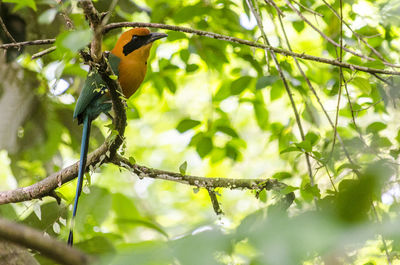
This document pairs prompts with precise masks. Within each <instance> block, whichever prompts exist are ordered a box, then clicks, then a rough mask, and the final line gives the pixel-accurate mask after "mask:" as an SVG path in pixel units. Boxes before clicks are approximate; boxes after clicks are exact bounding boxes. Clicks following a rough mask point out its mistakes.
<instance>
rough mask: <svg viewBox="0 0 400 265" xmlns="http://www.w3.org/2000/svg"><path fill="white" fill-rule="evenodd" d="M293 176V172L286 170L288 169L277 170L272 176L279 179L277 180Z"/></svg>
mask: <svg viewBox="0 0 400 265" xmlns="http://www.w3.org/2000/svg"><path fill="white" fill-rule="evenodd" d="M291 177H292V174H291V173H290V172H286V171H282V172H277V173H275V174H274V175H273V176H272V178H274V179H277V180H283V179H288V178H291Z"/></svg>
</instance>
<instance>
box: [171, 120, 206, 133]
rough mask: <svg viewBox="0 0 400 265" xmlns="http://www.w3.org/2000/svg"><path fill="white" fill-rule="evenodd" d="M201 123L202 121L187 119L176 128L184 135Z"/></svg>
mask: <svg viewBox="0 0 400 265" xmlns="http://www.w3.org/2000/svg"><path fill="white" fill-rule="evenodd" d="M200 123H201V122H200V121H196V120H192V119H188V118H186V119H183V120H181V121H180V122H179V124H178V125H177V126H176V129H177V130H178V132H180V133H184V132H186V131H188V130H190V129H193V128H194V127H196V126H198V125H199V124H200Z"/></svg>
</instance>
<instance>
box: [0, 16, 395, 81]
mask: <svg viewBox="0 0 400 265" xmlns="http://www.w3.org/2000/svg"><path fill="white" fill-rule="evenodd" d="M122 27H148V28H159V29H168V30H173V31H179V32H185V33H191V34H196V35H199V36H204V37H208V38H213V39H218V40H224V41H229V42H233V43H238V44H243V45H247V46H251V47H255V48H260V49H267V50H268V51H273V52H275V53H279V54H282V55H284V56H290V57H296V58H299V59H304V60H310V61H315V62H319V63H325V64H330V65H335V66H341V67H343V68H348V69H351V70H358V71H362V72H367V73H371V74H373V73H376V74H386V75H400V72H397V71H391V70H383V69H376V68H370V67H365V66H361V65H356V64H350V63H345V62H340V61H338V60H332V59H327V58H323V57H317V56H313V55H308V54H304V53H296V52H292V51H288V50H285V49H281V48H276V47H272V46H270V45H264V44H260V43H257V42H253V41H249V40H244V39H239V38H236V37H231V36H226V35H221V34H218V33H213V32H209V31H203V30H196V29H192V28H186V27H180V26H173V25H166V24H159V23H145V22H118V23H110V24H108V25H106V26H104V28H103V31H104V33H107V32H108V31H110V30H112V29H116V28H122ZM0 48H1V46H0ZM374 60H375V59H374Z"/></svg>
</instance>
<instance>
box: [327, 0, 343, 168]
mask: <svg viewBox="0 0 400 265" xmlns="http://www.w3.org/2000/svg"><path fill="white" fill-rule="evenodd" d="M340 17H343V14H342V0H340ZM339 47H340V48H339V61H340V62H341V61H342V60H343V20H340V45H339ZM342 81H343V74H342V67H340V66H339V91H338V100H337V105H336V117H335V127H334V129H333V141H332V149H331V153H330V156H329V160H330V159H331V158H332V156H333V151H334V150H335V143H336V135H337V125H338V121H339V110H340V99H341V97H342Z"/></svg>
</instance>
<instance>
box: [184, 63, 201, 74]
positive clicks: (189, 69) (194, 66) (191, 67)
mask: <svg viewBox="0 0 400 265" xmlns="http://www.w3.org/2000/svg"><path fill="white" fill-rule="evenodd" d="M197 69H199V66H198V65H197V64H188V65H186V72H187V73H191V72H194V71H196V70H197Z"/></svg>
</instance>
